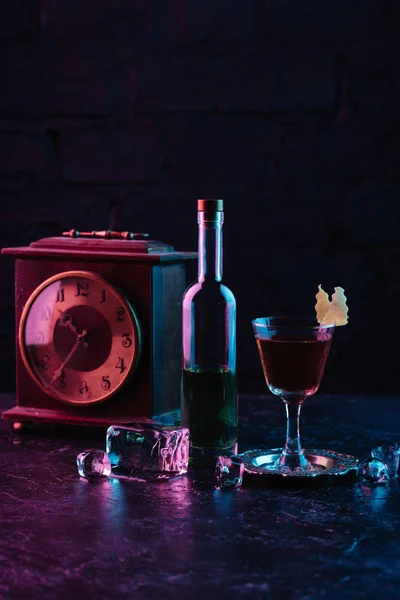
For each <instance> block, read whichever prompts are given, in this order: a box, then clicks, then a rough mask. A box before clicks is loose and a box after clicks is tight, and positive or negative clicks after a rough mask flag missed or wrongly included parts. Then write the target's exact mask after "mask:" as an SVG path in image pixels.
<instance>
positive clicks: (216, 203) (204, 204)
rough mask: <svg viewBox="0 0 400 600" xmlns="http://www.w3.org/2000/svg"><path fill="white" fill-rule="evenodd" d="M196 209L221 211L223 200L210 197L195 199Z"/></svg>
mask: <svg viewBox="0 0 400 600" xmlns="http://www.w3.org/2000/svg"><path fill="white" fill-rule="evenodd" d="M197 210H198V211H201V212H223V210H224V201H223V200H220V199H219V200H214V199H211V198H207V199H204V198H202V199H200V200H197Z"/></svg>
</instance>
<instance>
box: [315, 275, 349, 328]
mask: <svg viewBox="0 0 400 600" xmlns="http://www.w3.org/2000/svg"><path fill="white" fill-rule="evenodd" d="M334 290H335V291H334V293H333V294H332V300H329V296H328V294H327V293H326V292H325V291H324V290H323V289H322V287H321V284H320V285H319V286H318V294H316V296H315V298H316V300H317V303H316V305H315V310H316V312H317V321H318V323H319V324H320V325H330V324H331V323H332V324H333V323H335V325H336V326H340V325H347V323H348V320H349V318H348V312H349V309H348V306H347V304H346V300H347V298H346V296H345V295H344V289H343V288H342V287H335V288H334Z"/></svg>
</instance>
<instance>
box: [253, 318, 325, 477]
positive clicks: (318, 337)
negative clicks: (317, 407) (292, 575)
mask: <svg viewBox="0 0 400 600" xmlns="http://www.w3.org/2000/svg"><path fill="white" fill-rule="evenodd" d="M252 325H253V330H254V334H255V337H256V342H257V347H258V351H259V354H260V359H261V364H262V368H263V371H264V376H265V380H266V383H267V385H268V387H269V389H270V391H271V392H272V393H273V394H275V395H277V396H280V397H281V398H282V400H283V402H284V403H285V407H286V417H287V425H286V442H285V446H284V448H283V449H282V451H281V454H280V455H279V453H278V455H277V458H276V453H277V451H276V450H271V451H268V450H264V451H262V452H261V453H260V456H259V457H258V461H257V460H255V459H253V464H256V465H257V466H258V467H261V468H262V467H263V461H264V463H265V468H266V469H267V470H268V471H269V472H271V471H272V472H275V473H278V474H279V473H281V474H284V475H287V474H291V472H293V471H295V473H293V474H296V475H311V474H313V471H315V470H320V467H319V466H318V465H316V464H314V463H312V462H310V461H309V460H308V458H307V457H306V455H305V453H304V451H303V449H302V447H301V444H300V433H299V418H300V410H301V406H302V404H303V402H304V400H305V399H306V398H307V397H308V396H311V395H312V394H315V392H316V391H317V390H318V388H319V385H320V383H321V379H322V376H323V374H324V370H325V365H326V361H327V358H328V354H329V350H330V347H331V343H332V337H333V334H334V331H335V324H330V325H320V324H319V323H318V321H317V320H316V319H315V318H313V317H263V318H258V319H254V320H253V321H252ZM268 452H270V453H271V455H272V453H275V455H274V457H275V458H274V460H273V461H272V462H271V461H268V460H267V458H268ZM256 458H257V457H256ZM270 458H271V457H270Z"/></svg>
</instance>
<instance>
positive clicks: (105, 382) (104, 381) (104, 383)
mask: <svg viewBox="0 0 400 600" xmlns="http://www.w3.org/2000/svg"><path fill="white" fill-rule="evenodd" d="M101 387H102V388H103V390H106V392H107V391H108V390H109V389H110V387H111V381H110V376H109V375H104V376H103V377H102V378H101Z"/></svg>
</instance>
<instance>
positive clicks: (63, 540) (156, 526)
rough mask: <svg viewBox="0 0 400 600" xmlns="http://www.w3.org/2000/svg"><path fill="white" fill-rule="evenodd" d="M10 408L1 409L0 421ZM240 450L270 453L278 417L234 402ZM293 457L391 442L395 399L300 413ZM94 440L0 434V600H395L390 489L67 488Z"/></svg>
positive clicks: (340, 402) (180, 484) (360, 450)
mask: <svg viewBox="0 0 400 600" xmlns="http://www.w3.org/2000/svg"><path fill="white" fill-rule="evenodd" d="M12 402H13V399H12V397H10V396H6V395H3V396H0V409H1V410H4V409H5V408H6V407H9V406H10V405H11V404H12ZM240 412H241V419H240V422H241V431H240V441H241V446H240V450H241V451H243V450H246V449H248V448H251V447H255V446H260V445H263V444H264V443H265V444H266V445H268V446H269V447H276V446H279V445H281V442H282V439H283V435H284V420H285V416H284V408H283V406H282V405H281V403H280V402H279V400H277V399H276V398H274V397H273V396H265V397H261V396H242V397H241V402H240ZM302 439H303V445H304V447H317V448H318V447H319V448H321V447H322V448H327V449H335V450H339V451H342V452H345V453H349V454H355V455H356V456H358V457H360V458H362V457H364V455H366V454H367V453H368V452H369V450H370V449H371V448H372V447H374V446H377V445H379V444H380V443H381V442H382V441H392V440H397V441H398V440H399V439H400V396H381V397H377V396H359V397H356V396H350V397H346V396H323V395H319V394H317V395H316V396H315V397H313V398H310V399H309V400H307V402H306V404H305V406H304V409H303V415H302ZM88 447H97V448H101V447H103V448H104V437H103V434H102V433H100V432H99V431H98V432H97V433H93V432H92V431H90V430H83V431H81V430H79V429H73V430H71V429H70V430H66V429H63V430H58V431H57V430H56V429H53V430H50V431H45V432H33V433H29V434H23V435H22V434H20V435H16V434H15V433H13V431H12V430H11V428H10V425H9V424H8V423H6V422H4V421H2V422H1V423H0V463H1V467H2V477H1V479H0V508H1V510H0V520H1V528H0V531H1V535H0V599H1V600H8V599H18V600H20V599H21V600H23V599H31V598H32V599H36V598H38V599H39V598H40V599H42V600H54V599H57V600H64V599H66V600H67V599H69V598H76V599H80V598H82V599H85V600H92V599H93V600H103V599H104V600H114V599H115V600H117V599H118V600H119V599H121V598H134V599H135V600H141V599H146V600H147V599H150V600H151V599H153V598H154V599H155V598H159V599H161V598H162V599H163V600H169V599H171V600H172V599H176V598H183V599H189V600H190V599H192V598H193V599H197V598H199V599H200V598H207V600H212V599H214V598H215V599H217V598H218V599H219V600H225V599H228V598H229V599H232V598H252V599H253V600H254V599H257V598H260V599H265V600H280V599H283V600H313V599H319V598H321V599H322V598H323V599H324V600H331V599H332V600H337V599H345V600H347V599H349V600H350V599H351V600H354V599H358V598H360V599H361V598H362V599H368V600H377V599H379V598H384V599H385V600H393V599H398V598H400V538H399V534H400V486H399V483H398V482H397V481H392V482H391V483H390V484H389V485H387V486H375V487H374V486H367V485H362V484H361V483H359V482H353V483H345V484H342V485H335V486H331V487H321V488H318V489H307V488H306V489H304V488H303V489H301V488H299V489H296V488H294V489H277V488H273V487H269V488H259V487H257V488H254V487H243V488H241V489H240V490H237V491H235V492H220V491H217V490H215V489H214V487H213V483H212V477H211V474H210V472H209V471H206V470H192V471H191V472H190V473H189V475H188V476H184V477H182V478H179V479H176V480H174V481H171V482H169V483H166V482H163V483H153V484H150V483H146V484H144V483H139V482H127V481H119V480H104V481H102V482H100V483H95V484H91V483H88V482H87V481H85V480H83V479H80V478H79V476H78V474H77V472H76V467H75V457H76V455H77V453H79V452H80V451H81V450H82V449H84V448H88Z"/></svg>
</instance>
